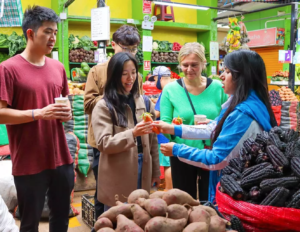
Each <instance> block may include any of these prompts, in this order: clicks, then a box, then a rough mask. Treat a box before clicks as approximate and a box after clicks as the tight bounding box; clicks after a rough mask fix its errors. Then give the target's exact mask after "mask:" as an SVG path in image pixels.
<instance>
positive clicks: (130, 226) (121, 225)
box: [115, 214, 144, 232]
mask: <svg viewBox="0 0 300 232" xmlns="http://www.w3.org/2000/svg"><path fill="white" fill-rule="evenodd" d="M115 231H117V232H144V230H143V229H142V228H141V227H139V226H138V225H137V224H135V223H134V222H133V221H131V220H129V219H128V218H127V217H125V216H124V215H122V214H119V215H118V216H117V228H116V230H115Z"/></svg>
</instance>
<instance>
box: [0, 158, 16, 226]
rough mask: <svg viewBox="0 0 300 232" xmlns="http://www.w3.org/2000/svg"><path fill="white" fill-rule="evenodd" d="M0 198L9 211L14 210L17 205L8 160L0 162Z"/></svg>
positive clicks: (10, 166)
mask: <svg viewBox="0 0 300 232" xmlns="http://www.w3.org/2000/svg"><path fill="white" fill-rule="evenodd" d="M0 196H2V198H3V201H4V202H5V204H6V205H7V207H8V209H9V210H14V208H15V207H16V206H17V205H18V199H17V191H16V187H15V182H14V177H13V175H12V162H11V161H10V160H5V161H0ZM0 231H1V230H0Z"/></svg>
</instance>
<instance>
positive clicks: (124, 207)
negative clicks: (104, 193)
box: [98, 204, 132, 223]
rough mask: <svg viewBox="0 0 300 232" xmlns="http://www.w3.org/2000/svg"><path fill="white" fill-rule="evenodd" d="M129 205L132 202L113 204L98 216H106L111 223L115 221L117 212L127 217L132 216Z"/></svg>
mask: <svg viewBox="0 0 300 232" xmlns="http://www.w3.org/2000/svg"><path fill="white" fill-rule="evenodd" d="M131 206H132V204H121V205H117V206H113V207H111V208H110V209H109V210H107V211H106V212H104V213H103V214H101V215H100V217H99V218H103V217H106V218H108V219H109V220H110V221H111V222H112V223H116V222H117V216H118V215H119V214H123V215H124V216H126V217H127V218H132V212H131ZM99 218H98V219H99Z"/></svg>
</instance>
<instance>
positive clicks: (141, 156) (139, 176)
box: [137, 153, 144, 189]
mask: <svg viewBox="0 0 300 232" xmlns="http://www.w3.org/2000/svg"><path fill="white" fill-rule="evenodd" d="M143 156H144V155H143V153H140V154H139V155H138V182H137V189H141V188H142V171H143Z"/></svg>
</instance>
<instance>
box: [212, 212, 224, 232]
mask: <svg viewBox="0 0 300 232" xmlns="http://www.w3.org/2000/svg"><path fill="white" fill-rule="evenodd" d="M227 223H228V221H226V220H225V219H223V218H221V217H219V216H218V215H215V216H212V217H211V218H210V224H209V230H208V232H225V231H226V225H227Z"/></svg>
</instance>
